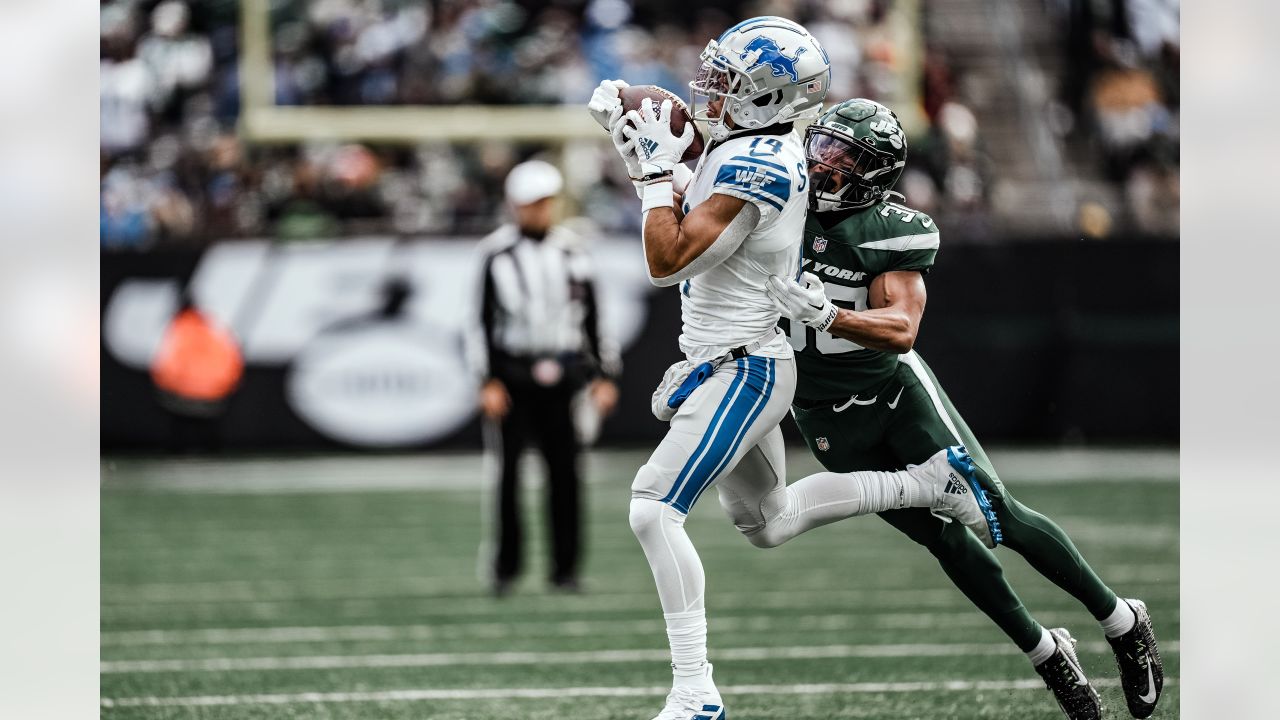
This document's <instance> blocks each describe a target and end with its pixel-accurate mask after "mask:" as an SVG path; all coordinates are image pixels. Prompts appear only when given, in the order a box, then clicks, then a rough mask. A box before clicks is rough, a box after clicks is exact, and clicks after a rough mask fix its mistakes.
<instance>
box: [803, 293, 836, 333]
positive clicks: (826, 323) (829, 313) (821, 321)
mask: <svg viewBox="0 0 1280 720" xmlns="http://www.w3.org/2000/svg"><path fill="white" fill-rule="evenodd" d="M839 314H840V308H838V307H836V306H835V303H832V302H831V301H827V309H826V311H825V312H823V314H822V317H820V318H816V319H814V321H813V322H810V323H806V324H807V325H808V326H809V327H811V328H813V329H814V330H818V331H820V332H826V331H827V330H828V329H829V328H830V327H831V326H832V325H833V324H835V321H836V316H837V315H839Z"/></svg>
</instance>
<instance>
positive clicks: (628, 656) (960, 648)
mask: <svg viewBox="0 0 1280 720" xmlns="http://www.w3.org/2000/svg"><path fill="white" fill-rule="evenodd" d="M1079 647H1080V648H1081V649H1082V650H1084V651H1087V652H1104V651H1105V650H1106V648H1107V647H1108V646H1107V645H1106V643H1103V642H1100V641H1098V642H1085V643H1081V644H1080V646H1079ZM1161 650H1163V651H1165V652H1167V653H1176V652H1178V650H1179V643H1178V641H1176V640H1173V641H1166V642H1164V643H1162V644H1161ZM1017 654H1019V651H1018V649H1017V648H1016V647H1014V646H1012V645H1010V644H1009V643H897V644H878V645H818V646H805V645H800V646H783V647H742V648H718V649H716V650H715V652H714V656H715V658H716V659H717V660H742V661H748V660H813V659H835V658H890V657H920V658H925V657H955V656H961V655H964V656H981V655H1017ZM669 658H670V654H669V653H668V651H667V650H666V649H639V650H571V651H556V652H492V653H408V654H397V655H385V654H379V655H303V656H286V657H240V658H237V657H223V658H201V659H190V660H112V661H107V662H104V663H102V665H101V672H102V674H104V675H112V674H123V673H162V672H181V673H196V672H219V673H220V672H246V671H262V670H333V669H340V668H341V669H350V668H406V667H441V666H458V665H480V666H496V665H580V664H588V663H589V664H600V663H633V662H650V661H652V662H662V661H664V660H667V659H669Z"/></svg>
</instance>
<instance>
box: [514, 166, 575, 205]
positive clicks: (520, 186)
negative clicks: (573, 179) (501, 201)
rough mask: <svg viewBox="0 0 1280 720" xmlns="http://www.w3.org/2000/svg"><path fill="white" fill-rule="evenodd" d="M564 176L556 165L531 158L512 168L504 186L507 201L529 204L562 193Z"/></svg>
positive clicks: (515, 203) (516, 203)
mask: <svg viewBox="0 0 1280 720" xmlns="http://www.w3.org/2000/svg"><path fill="white" fill-rule="evenodd" d="M562 187H564V178H563V177H561V175H560V171H559V170H557V169H556V166H555V165H552V164H551V163H549V162H543V161H542V160H529V161H528V162H522V163H520V164H519V165H517V166H515V167H513V168H511V172H510V173H508V174H507V181H506V184H505V186H504V187H503V191H504V192H505V193H506V196H507V202H509V203H511V204H512V205H528V204H530V203H534V202H537V201H539V200H541V199H543V198H548V197H552V196H554V195H558V194H559V193H560V188H562Z"/></svg>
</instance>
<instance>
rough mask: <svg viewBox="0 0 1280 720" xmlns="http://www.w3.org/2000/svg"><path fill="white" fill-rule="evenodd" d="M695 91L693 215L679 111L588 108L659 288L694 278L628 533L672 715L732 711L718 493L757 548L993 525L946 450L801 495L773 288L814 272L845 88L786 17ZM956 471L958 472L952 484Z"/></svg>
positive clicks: (612, 103)
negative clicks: (658, 635) (624, 185)
mask: <svg viewBox="0 0 1280 720" xmlns="http://www.w3.org/2000/svg"><path fill="white" fill-rule="evenodd" d="M702 60H703V66H702V68H701V70H700V71H699V73H698V76H697V78H696V79H695V80H694V82H692V83H690V86H691V87H692V88H693V89H694V91H695V92H696V93H698V94H702V95H705V96H706V97H707V98H708V108H707V112H706V114H705V116H703V119H704V120H705V121H706V122H707V123H708V125H709V127H710V131H711V137H712V142H711V143H710V144H708V146H707V148H706V149H705V151H704V153H703V156H702V157H701V158H700V160H699V162H698V167H697V170H695V171H694V172H693V173H692V177H691V178H689V179H687V184H686V185H685V187H684V188H683V196H682V198H681V204H680V207H679V208H678V209H677V207H676V206H675V203H676V191H675V188H674V186H673V183H674V182H675V181H676V180H677V178H676V167H677V166H678V159H679V158H680V157H681V156H682V154H683V153H684V150H685V149H686V148H687V146H688V144H689V143H690V141H691V139H692V128H691V127H688V126H686V128H687V129H686V131H685V134H684V136H683V137H675V136H674V135H673V133H672V131H671V129H670V124H669V114H670V112H671V103H670V101H669V100H667V101H665V102H663V103H662V104H661V105H660V106H658V107H654V106H653V104H652V102H651V101H646V103H645V104H644V105H643V106H642V109H641V111H639V112H635V111H633V112H632V113H629V114H628V115H627V116H626V118H625V122H624V121H623V120H624V118H623V115H622V113H621V110H620V102H619V100H618V89H619V86H620V85H619V82H618V81H605V82H604V83H602V84H601V86H600V88H598V89H597V92H596V94H595V96H593V98H592V102H591V103H590V104H589V105H588V108H589V109H590V110H591V111H592V114H593V115H595V116H596V117H597V119H598V120H601V121H602V125H604V126H605V128H606V129H607V130H610V131H611V132H612V134H613V139H614V143H615V146H617V148H618V149H619V153H620V154H621V155H622V157H623V160H624V161H625V162H626V163H627V166H628V172H629V173H630V175H631V177H632V178H633V179H634V180H635V181H636V182H637V187H638V189H639V191H640V194H641V197H642V198H643V201H644V202H643V211H644V213H645V217H644V222H643V228H644V230H643V241H644V250H645V259H646V263H647V265H648V270H649V275H650V277H651V278H652V279H653V282H654V283H655V284H657V285H679V292H680V302H681V316H682V320H683V329H682V333H681V335H680V349H681V350H682V351H683V353H684V354H685V358H686V359H685V360H684V361H682V362H680V363H677V364H676V365H674V366H672V368H671V369H670V370H668V372H667V374H666V376H665V377H664V378H663V381H662V383H661V384H660V385H659V387H658V390H657V392H655V393H654V413H655V415H657V416H658V417H659V418H660V419H663V420H669V421H670V423H671V426H670V429H669V430H668V432H667V434H666V436H665V437H664V438H663V440H662V442H661V443H659V445H658V447H657V449H656V450H655V451H654V452H653V454H652V456H650V458H649V460H648V462H647V463H645V465H644V466H642V467H641V468H640V469H639V471H638V472H637V473H636V477H635V481H634V482H633V484H632V500H631V506H630V523H631V527H632V529H633V531H634V532H635V535H636V537H637V539H638V540H639V541H640V545H641V547H642V548H643V550H644V553H645V557H646V558H647V559H648V561H649V564H650V567H651V569H652V571H653V575H654V580H655V582H656V585H657V589H658V596H659V600H660V602H661V605H662V610H663V615H664V618H665V620H666V625H667V635H668V640H669V643H670V646H671V658H672V670H673V677H672V690H671V694H670V695H668V697H667V702H666V705H665V707H664V708H663V710H662V711H661V712H660V713H659V715H658V716H657V718H656V720H694V719H695V718H698V719H702V720H718V719H720V718H723V717H724V716H725V711H724V703H723V701H722V699H721V697H720V694H719V692H718V691H717V690H716V687H715V683H714V681H713V680H712V675H711V673H712V667H711V665H710V664H709V663H708V662H707V624H706V613H705V603H704V575H703V568H702V564H701V561H700V560H699V558H698V554H697V551H696V550H695V549H694V547H693V544H692V543H691V542H690V540H689V537H688V535H687V533H686V532H685V529H684V523H685V519H686V516H687V514H688V512H689V510H690V509H691V508H692V507H693V505H694V503H695V502H697V500H698V498H699V497H700V496H701V495H702V494H703V493H704V492H705V491H706V490H707V488H708V487H710V486H711V485H712V484H713V483H715V484H717V486H718V492H719V494H720V499H721V503H722V505H724V506H725V507H726V508H728V509H729V511H730V515H731V517H732V518H733V520H734V523H735V525H737V527H738V528H739V529H740V530H741V531H742V532H743V533H744V534H746V535H747V537H748V538H749V539H751V541H752V542H753V543H755V544H760V545H772V544H777V543H778V542H781V538H782V537H784V536H790V535H794V534H795V533H797V532H801V531H803V530H804V529H807V528H808V527H814V526H816V525H820V524H825V523H827V522H831V521H833V520H837V519H840V518H843V517H849V516H851V515H856V514H863V513H871V512H878V511H880V510H887V509H892V508H900V507H915V506H919V507H930V508H934V509H937V510H938V511H940V512H943V513H948V514H951V515H954V516H955V517H957V518H960V519H961V521H962V522H967V523H971V524H973V525H977V526H981V527H982V528H984V529H985V527H986V525H985V520H984V518H983V516H982V514H981V511H980V509H979V508H978V506H977V504H976V502H974V501H973V498H972V497H971V496H965V497H961V496H958V495H955V494H950V495H948V494H945V493H944V492H943V488H944V487H945V483H946V475H947V474H948V473H951V471H950V468H948V467H947V465H946V460H945V458H944V457H943V456H944V455H945V453H939V454H938V455H937V457H936V458H934V459H931V460H930V462H927V463H925V464H924V465H922V466H921V467H920V468H917V469H914V470H912V471H910V472H866V473H849V474H842V475H836V474H834V473H822V474H821V476H820V477H819V476H815V477H814V478H812V480H813V482H809V483H806V485H805V488H806V489H807V491H806V492H796V491H794V490H793V488H788V487H787V485H786V481H785V457H784V454H783V445H782V433H781V430H780V429H779V428H778V423H779V421H781V420H782V418H783V416H785V415H786V413H787V411H788V409H789V406H790V403H791V396H792V393H793V389H794V387H795V382H796V376H795V364H794V357H793V353H792V350H791V347H790V345H788V343H787V341H786V339H785V337H784V336H783V335H782V334H781V333H779V332H778V330H777V327H776V325H777V322H778V319H779V314H778V311H777V309H776V308H775V307H774V305H773V302H772V301H771V300H770V298H769V296H768V293H767V292H766V289H765V287H766V282H767V279H768V277H769V276H770V275H785V276H793V275H795V274H796V273H797V272H798V271H799V263H800V239H801V235H802V232H803V226H804V217H805V212H806V200H805V193H804V189H805V186H806V183H807V176H806V171H805V162H804V154H803V148H802V146H801V139H800V136H799V134H798V133H797V132H796V131H795V130H794V129H793V126H792V123H793V122H794V121H796V120H799V119H807V118H811V117H813V116H815V115H816V114H817V112H818V111H819V110H820V108H821V104H822V100H823V97H824V96H825V95H826V88H827V85H828V80H829V72H830V70H829V64H828V61H827V58H826V53H825V52H824V51H823V50H822V48H821V46H820V45H818V43H817V41H815V40H814V39H813V38H812V36H810V35H809V33H808V32H807V31H805V30H804V28H803V27H801V26H799V25H797V24H795V23H793V22H791V21H789V20H784V19H782V18H774V17H762V18H753V19H751V20H746V21H743V22H742V23H739V24H738V25H736V26H734V27H732V28H730V29H729V30H728V31H726V32H725V33H724V34H723V35H721V36H720V38H718V39H717V40H713V41H711V42H710V43H708V45H707V48H706V49H705V50H704V51H703V54H702ZM952 474H953V473H952Z"/></svg>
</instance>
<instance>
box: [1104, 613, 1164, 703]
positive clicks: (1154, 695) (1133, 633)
mask: <svg viewBox="0 0 1280 720" xmlns="http://www.w3.org/2000/svg"><path fill="white" fill-rule="evenodd" d="M1120 602H1122V603H1128V604H1129V607H1130V608H1133V614H1134V615H1136V616H1137V618H1138V620H1137V622H1135V623H1134V625H1133V629H1132V630H1130V631H1129V632H1127V633H1125V634H1123V635H1121V636H1120V637H1116V638H1107V642H1109V643H1111V649H1112V650H1114V651H1115V653H1116V666H1117V667H1119V668H1120V687H1122V688H1123V689H1124V699H1125V702H1126V703H1128V705H1129V714H1130V715H1133V716H1134V717H1136V718H1145V717H1150V716H1151V713H1153V712H1155V710H1156V703H1158V702H1160V692H1161V691H1162V690H1163V689H1164V663H1162V662H1160V650H1159V649H1157V648H1156V631H1155V628H1153V627H1152V625H1151V615H1150V613H1148V612H1147V606H1146V604H1145V603H1143V602H1142V601H1141V600H1125V599H1123V598H1121V599H1120Z"/></svg>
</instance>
